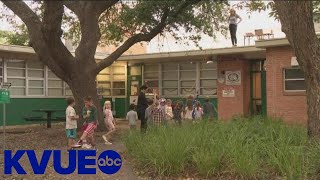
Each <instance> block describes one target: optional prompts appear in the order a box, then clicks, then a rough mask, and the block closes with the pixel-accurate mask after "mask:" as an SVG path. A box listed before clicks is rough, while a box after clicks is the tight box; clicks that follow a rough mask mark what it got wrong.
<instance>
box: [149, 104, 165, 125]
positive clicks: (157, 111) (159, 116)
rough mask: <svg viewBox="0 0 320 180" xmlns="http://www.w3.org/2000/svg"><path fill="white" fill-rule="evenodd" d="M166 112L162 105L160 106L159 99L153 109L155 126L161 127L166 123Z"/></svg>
mask: <svg viewBox="0 0 320 180" xmlns="http://www.w3.org/2000/svg"><path fill="white" fill-rule="evenodd" d="M164 121H165V112H164V110H163V108H162V107H160V104H159V101H156V102H155V103H154V108H153V111H152V124H153V126H154V127H160V126H162V125H163V124H164Z"/></svg>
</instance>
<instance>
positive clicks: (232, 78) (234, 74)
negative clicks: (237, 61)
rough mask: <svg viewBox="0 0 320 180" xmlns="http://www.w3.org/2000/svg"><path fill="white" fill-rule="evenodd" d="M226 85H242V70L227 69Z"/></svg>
mask: <svg viewBox="0 0 320 180" xmlns="http://www.w3.org/2000/svg"><path fill="white" fill-rule="evenodd" d="M226 85H241V71H226Z"/></svg>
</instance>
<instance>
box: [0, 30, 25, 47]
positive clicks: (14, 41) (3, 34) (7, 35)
mask: <svg viewBox="0 0 320 180" xmlns="http://www.w3.org/2000/svg"><path fill="white" fill-rule="evenodd" d="M0 39H1V43H3V44H9V45H19V46H27V45H28V43H29V36H28V34H25V33H18V32H13V33H12V32H9V31H0Z"/></svg>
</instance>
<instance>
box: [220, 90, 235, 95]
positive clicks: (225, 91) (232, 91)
mask: <svg viewBox="0 0 320 180" xmlns="http://www.w3.org/2000/svg"><path fill="white" fill-rule="evenodd" d="M235 94H236V93H235V90H234V89H225V90H222V97H235V96H236V95H235Z"/></svg>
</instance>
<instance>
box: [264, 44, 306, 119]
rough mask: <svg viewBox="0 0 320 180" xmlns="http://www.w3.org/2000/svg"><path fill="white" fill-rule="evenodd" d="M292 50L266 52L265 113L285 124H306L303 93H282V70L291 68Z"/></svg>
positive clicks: (277, 48)
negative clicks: (280, 119)
mask: <svg viewBox="0 0 320 180" xmlns="http://www.w3.org/2000/svg"><path fill="white" fill-rule="evenodd" d="M292 56H294V53H293V51H292V49H291V48H290V47H289V46H288V47H272V48H267V51H266V62H265V65H266V74H267V113H268V116H276V117H280V118H282V119H283V120H284V121H286V122H298V123H303V124H306V122H307V103H306V96H305V93H301V92H300V93H292V92H290V93H288V92H285V91H284V77H283V69H284V68H288V67H291V57H292Z"/></svg>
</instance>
